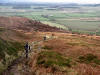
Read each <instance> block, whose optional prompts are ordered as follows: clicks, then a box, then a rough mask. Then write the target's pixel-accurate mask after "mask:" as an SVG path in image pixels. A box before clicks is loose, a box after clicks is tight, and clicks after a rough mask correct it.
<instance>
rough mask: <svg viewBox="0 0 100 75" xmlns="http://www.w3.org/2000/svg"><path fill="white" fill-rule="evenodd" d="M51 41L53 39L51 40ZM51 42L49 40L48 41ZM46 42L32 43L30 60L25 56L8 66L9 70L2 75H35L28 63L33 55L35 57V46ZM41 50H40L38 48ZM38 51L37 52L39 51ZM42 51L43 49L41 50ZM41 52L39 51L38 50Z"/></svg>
mask: <svg viewBox="0 0 100 75" xmlns="http://www.w3.org/2000/svg"><path fill="white" fill-rule="evenodd" d="M50 39H51V38H50ZM48 40H49V39H48ZM42 42H44V40H41V41H35V42H32V43H31V44H30V45H31V51H30V53H29V58H28V59H26V58H25V54H23V55H22V56H20V57H19V58H17V59H16V60H14V61H13V62H12V63H11V65H9V66H8V68H7V70H5V71H4V72H3V74H2V75H33V74H32V73H31V70H30V68H29V66H28V65H27V62H28V61H29V60H30V58H31V55H35V54H36V53H35V52H34V45H39V44H40V43H42ZM38 49H39V48H38ZM38 49H37V50H38ZM40 49H41V48H40ZM38 51H39V50H38Z"/></svg>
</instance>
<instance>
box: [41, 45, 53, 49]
mask: <svg viewBox="0 0 100 75" xmlns="http://www.w3.org/2000/svg"><path fill="white" fill-rule="evenodd" d="M42 49H45V50H52V49H53V47H51V46H47V45H45V46H44V47H42Z"/></svg>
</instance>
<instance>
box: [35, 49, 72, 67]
mask: <svg viewBox="0 0 100 75" xmlns="http://www.w3.org/2000/svg"><path fill="white" fill-rule="evenodd" d="M37 64H38V65H42V66H44V67H46V68H48V67H54V66H60V67H71V60H70V59H69V58H65V57H63V56H62V55H61V54H59V53H57V52H54V51H43V52H41V53H40V54H39V56H38V59H37Z"/></svg>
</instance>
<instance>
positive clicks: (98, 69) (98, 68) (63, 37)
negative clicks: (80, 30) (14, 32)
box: [30, 32, 100, 75]
mask: <svg viewBox="0 0 100 75" xmlns="http://www.w3.org/2000/svg"><path fill="white" fill-rule="evenodd" d="M39 34H40V35H41V36H43V35H47V36H51V35H52V34H54V37H55V38H53V39H50V40H47V41H45V42H43V43H42V44H41V45H42V47H43V50H44V51H45V50H46V51H54V52H55V51H56V52H57V53H61V54H62V55H63V56H64V57H65V58H70V59H71V61H72V66H71V67H67V66H66V67H65V70H64V68H63V69H62V70H56V71H54V70H53V69H52V68H51V67H49V68H45V67H43V66H39V67H38V66H37V67H36V66H34V65H35V63H34V64H32V63H33V62H34V59H33V60H32V61H30V62H31V63H30V65H31V67H32V69H33V71H34V68H35V72H36V73H39V75H44V74H46V75H47V74H54V75H100V39H98V38H96V37H95V36H85V37H84V36H82V35H73V34H68V33H51V32H45V33H39ZM99 38H100V37H99ZM88 54H92V55H94V56H93V60H95V56H96V57H97V58H98V60H99V61H98V62H99V64H95V63H94V62H90V60H89V59H88V58H86V59H84V60H83V62H80V61H79V57H81V56H86V55H88ZM97 58H96V59H97ZM44 59H46V58H45V56H44ZM90 59H91V55H90ZM46 60H47V59H46ZM55 60H56V59H55ZM35 62H36V61H35ZM53 71H54V72H53Z"/></svg>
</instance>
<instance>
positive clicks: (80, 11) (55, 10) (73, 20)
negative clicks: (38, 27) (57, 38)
mask: <svg viewBox="0 0 100 75" xmlns="http://www.w3.org/2000/svg"><path fill="white" fill-rule="evenodd" d="M99 8H100V6H78V7H75V8H73V7H70V8H69V7H60V6H59V7H51V5H48V6H42V5H40V6H35V5H32V6H31V7H30V8H29V9H25V8H24V9H20V8H19V9H14V8H13V6H0V16H22V17H27V18H30V19H33V20H38V21H41V22H43V23H45V24H49V25H50V26H56V27H58V28H63V29H66V30H68V28H71V29H72V31H73V32H74V31H75V32H81V33H95V32H98V33H99V32H100V14H99V13H100V9H99Z"/></svg>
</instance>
